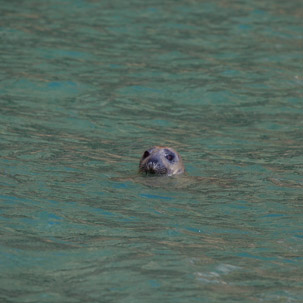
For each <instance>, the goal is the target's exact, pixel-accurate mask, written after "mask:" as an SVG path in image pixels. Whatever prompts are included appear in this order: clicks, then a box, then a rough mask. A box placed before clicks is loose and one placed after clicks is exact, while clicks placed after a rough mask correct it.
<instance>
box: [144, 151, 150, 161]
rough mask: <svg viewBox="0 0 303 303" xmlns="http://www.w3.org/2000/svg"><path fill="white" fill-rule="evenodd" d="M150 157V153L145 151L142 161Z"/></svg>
mask: <svg viewBox="0 0 303 303" xmlns="http://www.w3.org/2000/svg"><path fill="white" fill-rule="evenodd" d="M149 155H150V153H149V152H148V151H147V150H146V151H145V152H144V154H143V156H142V159H145V158H147V157H148V156H149Z"/></svg>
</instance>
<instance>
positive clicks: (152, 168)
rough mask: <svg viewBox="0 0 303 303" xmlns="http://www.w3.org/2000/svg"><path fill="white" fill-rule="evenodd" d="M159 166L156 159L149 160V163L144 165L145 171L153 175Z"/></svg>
mask: <svg viewBox="0 0 303 303" xmlns="http://www.w3.org/2000/svg"><path fill="white" fill-rule="evenodd" d="M158 164H159V161H158V159H155V158H151V159H149V161H148V162H147V163H146V168H147V170H148V171H149V172H150V173H152V174H155V173H156V171H157V166H158Z"/></svg>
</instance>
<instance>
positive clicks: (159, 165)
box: [139, 146, 184, 176]
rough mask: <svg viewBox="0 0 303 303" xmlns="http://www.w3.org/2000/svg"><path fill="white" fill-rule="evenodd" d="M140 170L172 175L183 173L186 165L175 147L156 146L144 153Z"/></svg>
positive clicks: (148, 172) (147, 172) (154, 173)
mask: <svg viewBox="0 0 303 303" xmlns="http://www.w3.org/2000/svg"><path fill="white" fill-rule="evenodd" d="M139 172H141V173H146V174H152V175H166V176H172V175H178V174H182V173H183V172H184V166H183V162H182V158H181V156H180V155H179V154H178V153H177V152H176V151H175V150H174V149H173V148H170V147H162V146H154V147H152V148H150V149H148V150H146V151H145V152H144V153H143V155H142V158H141V160H140V163H139Z"/></svg>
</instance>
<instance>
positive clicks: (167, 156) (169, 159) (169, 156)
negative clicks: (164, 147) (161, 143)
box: [165, 154, 175, 161]
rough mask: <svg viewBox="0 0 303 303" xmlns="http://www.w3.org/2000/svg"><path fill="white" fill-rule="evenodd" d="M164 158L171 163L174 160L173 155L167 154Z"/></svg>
mask: <svg viewBox="0 0 303 303" xmlns="http://www.w3.org/2000/svg"><path fill="white" fill-rule="evenodd" d="M165 158H166V159H167V160H168V161H173V160H174V159H175V155H174V154H168V155H166V156H165Z"/></svg>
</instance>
